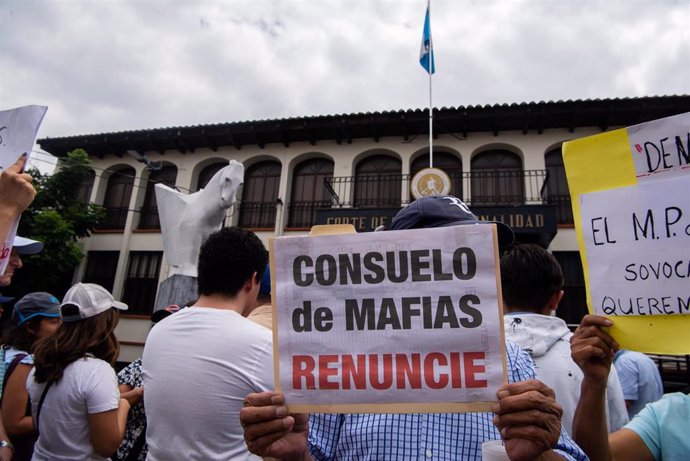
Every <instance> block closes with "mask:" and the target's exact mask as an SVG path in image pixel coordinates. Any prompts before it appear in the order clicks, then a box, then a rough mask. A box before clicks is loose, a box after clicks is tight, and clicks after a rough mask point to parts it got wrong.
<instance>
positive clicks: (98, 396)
mask: <svg viewBox="0 0 690 461" xmlns="http://www.w3.org/2000/svg"><path fill="white" fill-rule="evenodd" d="M126 309H127V305H126V304H123V303H120V302H117V301H115V300H114V299H113V297H112V295H111V294H110V293H109V292H108V291H107V290H106V289H105V288H103V287H102V286H100V285H96V284H92V283H78V284H76V285H74V286H73V287H72V288H70V290H69V291H68V292H67V294H66V295H65V298H64V299H63V301H62V305H61V312H62V319H63V324H62V325H61V326H60V329H59V330H58V331H57V333H56V334H55V335H53V336H51V337H49V338H44V339H42V340H40V341H39V342H38V344H37V345H36V349H35V351H34V369H33V370H32V371H31V373H30V374H29V378H28V380H27V387H28V390H29V395H30V397H31V410H32V414H33V418H34V425H35V426H36V429H37V431H38V441H37V442H36V445H35V447H34V455H33V459H34V460H54V459H80V460H99V461H101V460H105V459H107V457H109V456H110V455H112V454H113V453H114V452H115V450H116V449H117V447H118V445H119V444H120V442H121V441H122V437H123V436H124V430H125V423H126V421H127V413H128V412H129V407H130V405H129V403H128V402H127V400H125V399H122V398H120V392H119V390H118V387H117V378H116V376H115V371H114V369H113V365H114V364H115V360H116V359H117V356H118V353H119V350H120V347H119V343H118V341H117V338H116V337H115V327H116V326H117V321H118V312H117V310H126Z"/></svg>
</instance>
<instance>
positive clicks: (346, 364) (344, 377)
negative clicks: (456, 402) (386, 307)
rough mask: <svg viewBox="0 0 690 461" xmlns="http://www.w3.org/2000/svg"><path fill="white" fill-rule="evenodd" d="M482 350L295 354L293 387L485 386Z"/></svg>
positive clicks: (297, 388) (307, 388)
mask: <svg viewBox="0 0 690 461" xmlns="http://www.w3.org/2000/svg"><path fill="white" fill-rule="evenodd" d="M484 359H485V356H484V352H449V353H442V352H429V353H427V354H421V353H407V354H357V355H335V354H333V355H317V356H312V355H295V356H293V357H292V387H293V389H295V390H300V389H306V390H309V389H321V390H339V389H376V390H386V389H422V388H423V387H426V388H428V389H444V388H448V387H450V388H453V389H459V388H485V387H487V382H486V380H485V379H481V378H483V377H484V376H483V374H484V373H485V371H486V370H485V366H484Z"/></svg>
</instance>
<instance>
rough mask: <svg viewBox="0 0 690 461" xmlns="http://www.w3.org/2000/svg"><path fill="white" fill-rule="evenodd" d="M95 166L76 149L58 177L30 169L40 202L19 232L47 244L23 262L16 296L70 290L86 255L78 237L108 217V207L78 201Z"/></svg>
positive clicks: (63, 161)
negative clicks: (78, 267)
mask: <svg viewBox="0 0 690 461" xmlns="http://www.w3.org/2000/svg"><path fill="white" fill-rule="evenodd" d="M90 165H91V162H90V160H89V156H88V154H87V153H86V152H85V151H84V150H82V149H76V150H74V151H72V152H70V153H68V154H67V156H66V157H65V158H63V159H61V161H60V164H59V168H58V170H57V171H56V172H55V173H53V174H52V175H46V174H42V173H40V172H39V171H38V170H35V169H32V170H30V171H29V173H30V174H31V176H32V177H33V178H34V186H35V187H36V192H37V193H36V199H35V200H34V202H33V203H32V204H31V206H30V207H29V208H28V209H27V210H26V211H25V212H24V214H23V215H22V218H21V220H20V223H19V232H18V233H19V235H22V236H24V237H29V238H32V239H35V240H39V241H41V242H43V245H44V248H43V251H42V252H41V253H39V254H37V255H34V256H30V257H24V258H23V260H24V268H23V269H22V270H21V271H19V272H17V274H15V279H14V280H13V282H12V286H11V291H12V292H13V293H14V294H15V295H22V294H25V293H28V292H31V291H48V292H50V293H53V294H55V295H56V296H62V295H63V294H64V293H65V291H67V289H68V288H69V285H70V283H71V280H72V274H73V272H74V269H75V268H76V267H77V266H78V265H79V263H80V262H81V259H82V258H83V256H84V255H83V252H82V250H81V248H80V246H79V244H78V239H79V238H83V237H88V236H89V235H90V234H91V232H92V231H93V229H94V227H95V226H96V225H97V224H98V223H99V221H100V220H102V219H103V217H104V216H105V211H104V209H103V207H101V206H99V205H94V204H89V203H85V202H83V201H81V200H79V199H78V197H77V194H78V192H79V190H80V188H81V187H82V185H83V184H84V182H85V181H88V180H90V178H91V175H92V170H91V166H90ZM7 291H10V290H7Z"/></svg>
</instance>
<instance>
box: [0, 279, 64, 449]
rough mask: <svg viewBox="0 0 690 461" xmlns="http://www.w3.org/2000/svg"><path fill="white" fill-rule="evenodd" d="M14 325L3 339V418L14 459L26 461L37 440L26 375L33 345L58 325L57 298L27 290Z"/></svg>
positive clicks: (15, 311) (18, 304)
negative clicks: (12, 448) (12, 445)
mask: <svg viewBox="0 0 690 461" xmlns="http://www.w3.org/2000/svg"><path fill="white" fill-rule="evenodd" d="M12 321H13V323H14V325H13V326H12V327H11V328H10V329H9V330H7V332H6V333H5V336H4V337H3V340H2V349H3V350H2V352H3V354H2V355H3V356H4V358H5V363H3V364H0V366H3V367H5V376H4V379H3V386H2V421H3V424H4V425H5V430H6V431H7V435H9V436H10V441H11V442H12V443H13V444H14V456H13V458H12V459H13V460H15V461H28V460H30V459H31V454H32V453H33V448H34V442H35V441H36V429H35V428H34V423H33V419H32V418H31V407H30V406H29V393H28V392H27V391H26V377H27V376H29V372H30V371H31V368H32V367H33V356H32V355H31V352H32V349H33V346H34V344H35V343H36V342H37V341H38V340H40V339H42V338H46V337H48V336H51V335H53V334H55V332H56V331H57V330H58V328H59V327H60V324H61V323H62V319H61V318H60V301H58V299H57V298H56V297H55V296H53V295H51V294H50V293H45V292H38V293H29V294H28V295H26V296H24V297H23V298H21V299H20V300H19V301H17V302H16V303H15V304H14V309H13V310H12Z"/></svg>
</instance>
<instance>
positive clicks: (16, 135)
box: [0, 106, 48, 274]
mask: <svg viewBox="0 0 690 461" xmlns="http://www.w3.org/2000/svg"><path fill="white" fill-rule="evenodd" d="M46 110H48V108H47V107H43V106H24V107H19V108H17V109H11V110H5V111H0V172H1V171H2V170H4V169H5V168H7V167H8V166H11V165H12V164H14V162H16V161H17V159H18V158H19V156H20V155H21V154H23V153H25V152H26V153H27V154H31V149H32V148H33V145H34V141H35V140H36V134H37V133H38V128H39V127H40V126H41V121H42V120H43V116H44V115H45V113H46ZM18 224H19V220H18V219H17V221H16V222H15V223H14V225H13V226H12V227H11V228H10V232H9V233H8V234H7V236H6V237H5V239H4V240H3V241H2V242H1V243H2V248H0V274H4V273H5V268H6V267H7V263H8V262H9V260H10V254H11V251H12V242H13V241H14V236H15V235H16V234H17V225H18ZM0 238H1V237H0Z"/></svg>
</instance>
